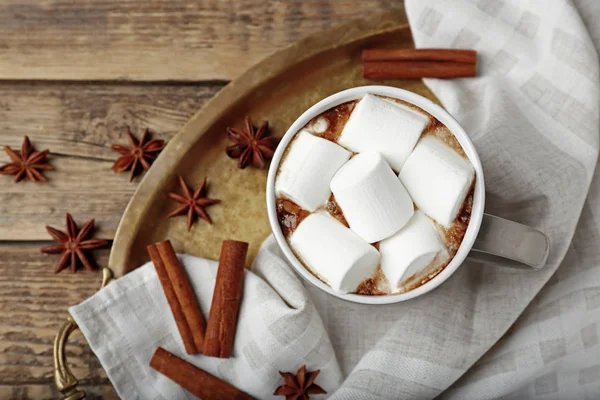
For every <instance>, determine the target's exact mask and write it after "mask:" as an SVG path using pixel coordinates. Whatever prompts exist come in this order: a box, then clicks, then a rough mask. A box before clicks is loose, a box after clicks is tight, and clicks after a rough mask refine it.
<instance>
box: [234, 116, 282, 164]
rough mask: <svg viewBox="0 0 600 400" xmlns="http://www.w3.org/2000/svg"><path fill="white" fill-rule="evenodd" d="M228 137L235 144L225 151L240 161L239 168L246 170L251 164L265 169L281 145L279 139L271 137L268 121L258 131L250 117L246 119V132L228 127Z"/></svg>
mask: <svg viewBox="0 0 600 400" xmlns="http://www.w3.org/2000/svg"><path fill="white" fill-rule="evenodd" d="M227 135H228V136H229V139H230V140H231V141H232V142H233V143H234V144H233V145H231V146H228V147H227V149H226V150H225V151H226V152H227V155H228V156H229V157H231V158H239V159H240V161H239V163H238V168H246V167H247V166H248V165H249V164H250V163H252V165H254V166H255V167H256V168H261V169H262V168H265V167H266V165H267V161H269V160H270V159H271V158H273V153H274V152H275V148H276V147H277V144H278V143H279V139H278V138H275V137H272V136H269V123H268V122H267V121H264V122H263V123H262V125H261V126H260V128H258V131H257V130H256V128H255V126H254V125H253V123H252V120H251V119H250V117H246V130H242V129H237V128H231V127H228V128H227Z"/></svg>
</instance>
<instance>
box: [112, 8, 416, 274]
mask: <svg viewBox="0 0 600 400" xmlns="http://www.w3.org/2000/svg"><path fill="white" fill-rule="evenodd" d="M373 21H377V24H376V25H375V26H373V23H372V22H373ZM407 28H409V23H408V17H407V15H406V12H405V8H404V6H399V7H398V8H397V9H395V10H394V11H392V12H386V13H378V14H374V15H372V16H369V17H368V18H362V19H358V20H355V21H351V22H348V23H345V24H342V25H339V26H337V27H334V28H331V29H328V30H325V31H320V32H317V33H314V34H312V35H310V36H308V37H306V38H304V39H301V40H299V41H297V42H294V43H292V44H290V45H289V46H287V47H285V48H283V49H281V50H278V51H275V52H274V53H273V54H271V55H269V56H267V57H266V58H264V59H263V60H262V61H260V62H259V63H258V64H255V65H254V66H252V67H250V68H249V69H248V70H247V71H246V72H244V73H243V74H242V75H240V76H239V77H237V78H235V79H234V80H232V81H231V82H229V83H228V84H227V85H226V86H225V87H223V88H222V89H221V90H220V91H219V92H218V93H217V94H216V95H215V96H214V97H213V98H211V99H210V100H209V101H208V102H207V103H206V104H204V106H203V107H202V108H200V109H199V110H198V111H197V112H196V113H195V114H194V115H193V116H192V117H191V118H190V119H189V120H188V121H187V122H186V123H185V124H184V125H183V127H182V128H181V129H180V130H179V131H178V132H177V134H175V136H173V138H172V139H171V140H170V141H169V143H168V144H167V146H166V147H165V149H164V150H163V151H162V152H161V154H160V155H159V156H158V158H157V159H156V160H155V161H154V164H153V165H152V168H150V170H149V171H148V172H147V173H146V174H145V176H144V177H143V178H142V180H141V181H140V183H139V184H138V187H137V188H136V190H135V191H134V193H133V195H132V196H131V198H130V200H129V202H128V203H127V207H126V208H125V210H124V211H123V215H122V217H121V220H120V222H119V226H118V227H117V230H116V232H115V236H114V238H113V244H112V248H111V251H110V256H109V260H108V268H110V269H111V270H112V272H113V273H114V275H115V277H120V276H122V275H124V274H125V273H126V272H125V271H127V262H128V260H129V258H130V254H131V249H132V245H133V242H134V241H135V239H136V236H137V234H138V231H139V229H140V226H141V225H142V223H143V217H144V215H146V214H147V211H148V209H149V207H150V206H151V204H152V200H153V199H154V197H155V196H156V195H157V194H158V191H157V190H155V189H154V188H155V187H157V186H161V185H162V184H163V183H164V181H165V180H167V179H169V178H170V177H171V175H172V171H173V169H174V168H175V167H176V166H177V164H178V162H179V159H180V158H181V157H182V156H184V155H185V153H186V152H187V151H188V148H189V147H190V146H192V145H193V144H194V143H195V142H197V141H198V140H199V139H200V138H201V137H202V136H203V135H204V134H205V133H206V132H207V131H208V129H209V128H210V127H211V126H212V125H213V124H214V123H215V122H216V121H218V120H219V119H220V118H221V117H222V116H223V115H225V114H226V112H227V110H228V109H229V108H230V107H231V106H232V105H235V104H237V103H238V102H239V101H241V100H242V99H243V98H244V97H246V96H247V95H249V94H250V93H251V92H252V91H253V90H255V88H257V87H259V86H261V85H263V84H264V83H265V82H268V81H269V80H271V79H274V78H276V77H277V76H278V75H280V74H281V73H283V72H285V70H287V69H289V68H291V67H293V66H294V65H297V64H299V63H301V62H303V61H305V60H307V59H309V58H312V57H314V56H316V55H318V54H320V53H323V52H326V51H331V50H334V49H336V48H339V47H342V46H345V45H348V44H350V43H352V42H356V41H360V40H365V39H367V38H369V37H373V36H377V35H383V34H386V33H391V32H394V31H399V30H402V29H407ZM333 37H336V38H339V40H338V41H336V42H335V43H334V44H333V45H332V38H333ZM307 48H309V49H311V51H308V52H307V51H306V49H307ZM265 207H266V204H265Z"/></svg>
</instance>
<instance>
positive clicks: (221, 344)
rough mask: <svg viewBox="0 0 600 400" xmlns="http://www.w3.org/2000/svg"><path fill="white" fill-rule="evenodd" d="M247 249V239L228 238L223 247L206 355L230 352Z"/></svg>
mask: <svg viewBox="0 0 600 400" xmlns="http://www.w3.org/2000/svg"><path fill="white" fill-rule="evenodd" d="M247 252H248V243H245V242H238V241H235V240H225V241H224V242H223V245H222V247H221V255H220V257H219V269H218V271H217V281H216V283H215V291H214V293H213V298H212V303H211V306H210V314H209V316H208V325H207V327H206V337H205V340H204V349H203V351H202V353H204V354H205V355H207V356H211V357H220V358H229V357H230V356H231V351H232V349H233V341H234V338H235V330H236V326H237V319H238V311H239V308H240V302H241V301H242V289H243V287H244V265H245V262H246V253H247Z"/></svg>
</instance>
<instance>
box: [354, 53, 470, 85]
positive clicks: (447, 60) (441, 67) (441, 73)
mask: <svg viewBox="0 0 600 400" xmlns="http://www.w3.org/2000/svg"><path fill="white" fill-rule="evenodd" d="M362 62H363V77H365V78H371V79H387V78H460V77H473V76H475V75H476V74H477V53H476V52H475V51H474V50H462V49H366V50H363V52H362Z"/></svg>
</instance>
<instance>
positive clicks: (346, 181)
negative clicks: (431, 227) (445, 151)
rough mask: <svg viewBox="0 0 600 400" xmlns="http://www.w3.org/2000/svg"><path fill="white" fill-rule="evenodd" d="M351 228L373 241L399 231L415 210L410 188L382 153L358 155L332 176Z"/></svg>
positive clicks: (362, 236) (333, 186)
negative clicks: (405, 186)
mask: <svg viewBox="0 0 600 400" xmlns="http://www.w3.org/2000/svg"><path fill="white" fill-rule="evenodd" d="M331 191H332V192H333V195H334V196H335V200H336V201H337V203H338V204H339V206H340V208H341V209H342V212H343V213H344V217H345V218H346V221H348V224H349V225H350V228H351V229H352V230H353V231H354V232H355V233H356V234H357V235H358V236H360V237H361V238H363V239H364V240H366V241H367V242H369V243H374V242H377V241H379V240H381V239H385V238H386V237H389V236H391V235H393V234H394V233H396V232H398V230H400V228H402V227H403V226H404V224H406V222H407V221H408V220H409V219H410V217H412V215H413V213H414V206H413V202H412V200H411V198H410V196H409V195H408V192H407V191H406V189H405V188H404V186H402V183H401V182H400V180H398V178H397V177H396V175H395V174H394V171H392V169H391V168H390V166H389V165H388V164H387V163H386V162H385V160H384V159H383V157H382V156H381V154H379V153H376V152H365V153H360V154H357V155H356V156H354V157H353V158H352V159H351V160H350V161H348V162H347V163H346V164H344V165H343V166H342V168H340V169H339V170H338V172H337V173H336V174H335V175H334V177H333V179H332V180H331Z"/></svg>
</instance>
